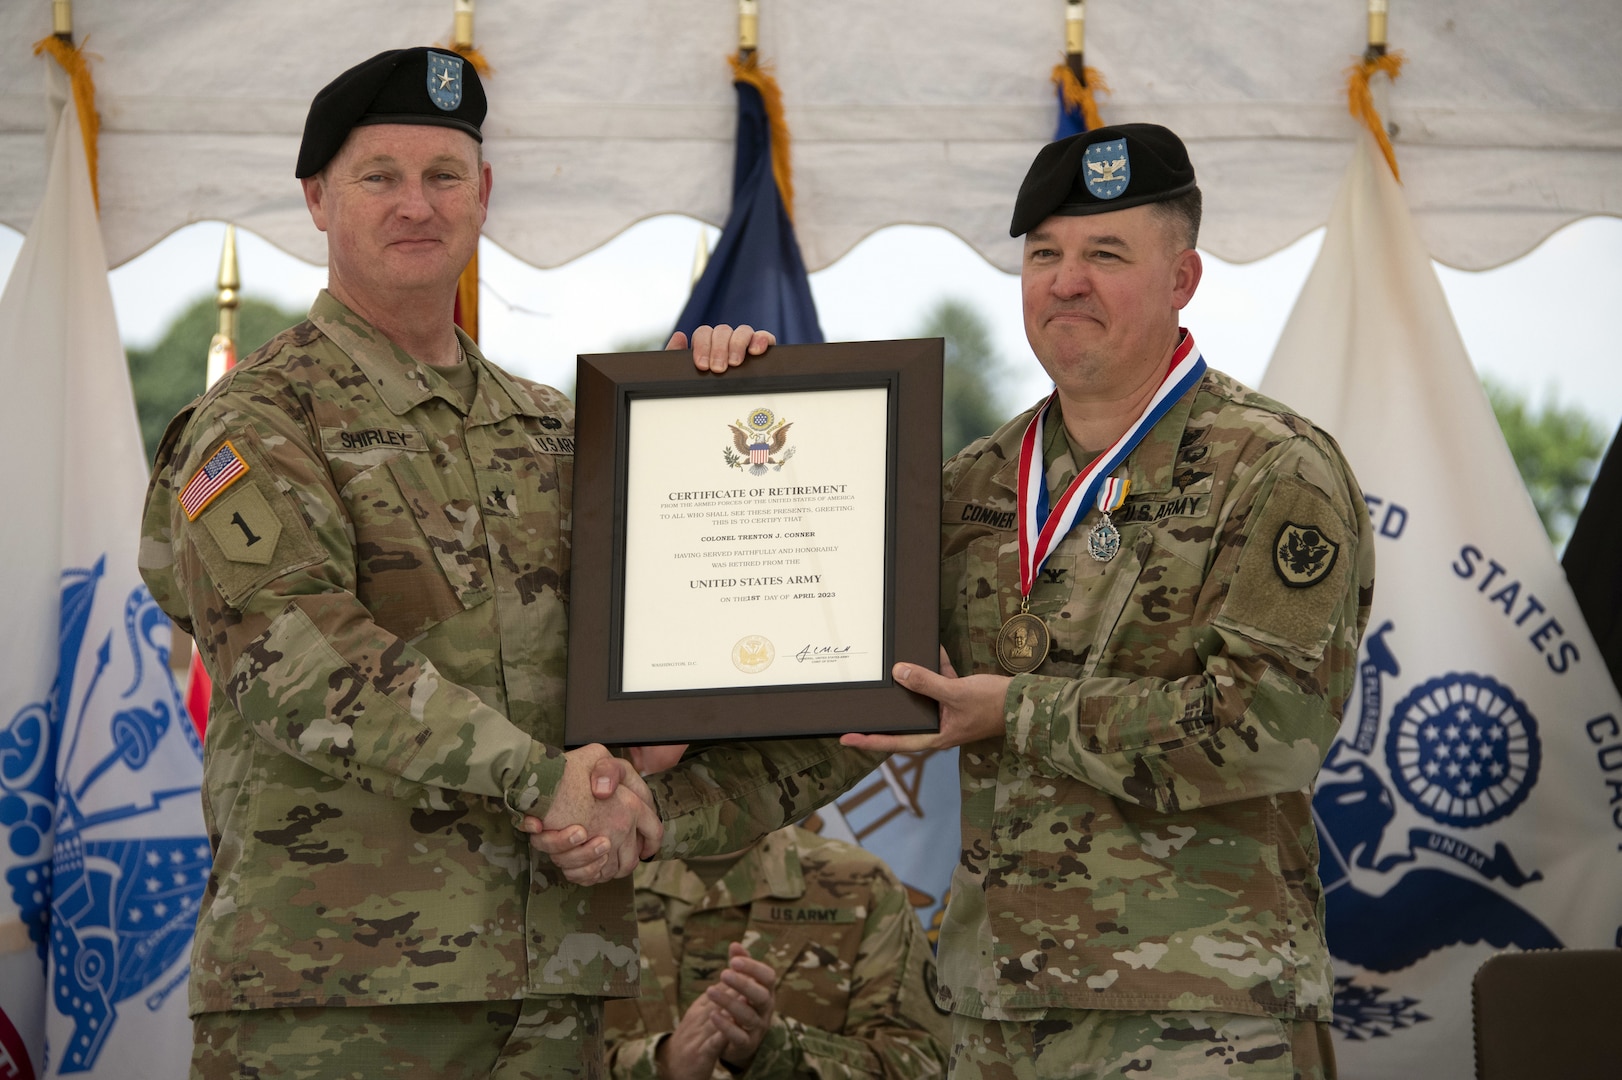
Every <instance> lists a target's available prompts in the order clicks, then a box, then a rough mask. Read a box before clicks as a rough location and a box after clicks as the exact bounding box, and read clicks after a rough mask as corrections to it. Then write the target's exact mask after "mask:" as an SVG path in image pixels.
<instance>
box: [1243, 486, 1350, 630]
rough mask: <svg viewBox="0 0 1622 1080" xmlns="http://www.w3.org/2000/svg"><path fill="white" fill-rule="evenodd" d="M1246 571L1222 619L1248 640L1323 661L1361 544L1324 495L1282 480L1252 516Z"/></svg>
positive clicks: (1244, 561)
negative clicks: (1355, 547) (1354, 549)
mask: <svg viewBox="0 0 1622 1080" xmlns="http://www.w3.org/2000/svg"><path fill="white" fill-rule="evenodd" d="M1251 515H1252V520H1251V521H1250V523H1249V526H1250V527H1249V535H1248V536H1247V538H1246V540H1245V547H1244V550H1243V551H1242V552H1240V555H1239V570H1238V573H1236V574H1235V575H1234V579H1233V583H1232V584H1231V585H1230V586H1229V588H1228V596H1227V599H1226V600H1225V601H1224V602H1223V605H1222V611H1221V612H1220V613H1219V614H1218V616H1217V618H1216V620H1215V621H1216V623H1217V625H1219V626H1227V627H1231V628H1232V629H1234V630H1237V631H1239V632H1240V633H1241V634H1244V635H1245V636H1247V637H1250V638H1253V639H1255V640H1257V641H1261V642H1264V643H1266V644H1269V645H1275V646H1279V647H1282V648H1285V649H1288V650H1289V651H1290V652H1291V653H1293V654H1295V655H1297V656H1300V657H1302V658H1304V659H1308V660H1317V659H1319V658H1320V657H1322V656H1323V652H1324V647H1325V646H1326V645H1327V644H1328V642H1329V637H1330V633H1331V631H1332V630H1333V628H1334V620H1335V618H1336V615H1337V614H1338V612H1339V611H1340V609H1341V608H1342V606H1343V605H1344V604H1346V602H1347V590H1348V589H1350V588H1352V585H1351V582H1350V577H1351V573H1352V566H1353V563H1354V562H1356V560H1355V559H1353V558H1351V557H1350V555H1351V553H1350V552H1348V551H1344V550H1342V548H1343V546H1344V545H1345V544H1346V543H1347V542H1348V541H1354V542H1355V535H1356V534H1355V533H1350V531H1349V529H1348V527H1347V525H1346V524H1345V522H1344V520H1343V518H1342V515H1341V514H1340V513H1339V512H1338V511H1337V510H1336V508H1335V506H1334V505H1333V504H1332V503H1331V502H1330V500H1329V499H1328V498H1326V497H1325V496H1324V495H1323V493H1322V492H1320V491H1319V490H1318V489H1317V488H1315V487H1313V486H1312V485H1310V484H1307V483H1304V482H1302V481H1300V480H1298V479H1296V478H1295V477H1293V476H1285V477H1280V478H1279V480H1278V481H1277V482H1276V483H1275V484H1274V485H1273V489H1272V491H1271V492H1270V493H1269V494H1268V495H1267V497H1266V499H1265V501H1264V502H1263V503H1262V504H1261V505H1259V506H1257V507H1256V508H1255V509H1254V510H1253V511H1252V512H1251Z"/></svg>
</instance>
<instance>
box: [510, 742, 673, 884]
mask: <svg viewBox="0 0 1622 1080" xmlns="http://www.w3.org/2000/svg"><path fill="white" fill-rule="evenodd" d="M664 749H665V748H663V747H659V748H649V752H650V753H658V752H661V751H663V750H664ZM673 749H674V750H675V755H674V756H675V757H676V758H679V757H680V756H681V749H682V748H681V747H675V748H673ZM563 760H564V767H563V780H562V781H561V782H560V783H559V784H558V789H557V792H556V794H555V795H554V796H553V797H552V805H551V806H550V807H549V808H548V809H547V811H546V814H545V815H544V816H542V817H538V818H537V817H526V818H524V821H523V825H522V828H523V830H524V831H525V832H527V833H529V834H530V838H529V842H530V846H531V847H533V848H535V850H537V851H540V852H544V853H545V854H547V855H549V856H551V858H552V861H553V863H555V864H556V865H557V867H558V869H559V870H562V871H563V876H564V877H566V878H567V879H569V880H570V881H572V882H574V883H575V884H576V885H597V884H601V883H602V882H604V881H612V880H613V879H614V878H619V877H625V876H626V875H628V874H630V873H631V871H633V870H635V869H636V864H637V863H638V862H639V861H640V860H642V859H646V858H648V857H649V856H650V855H653V854H655V853H656V852H657V851H658V850H659V844H660V841H662V840H663V839H664V835H665V827H664V823H663V822H661V821H660V820H659V814H658V812H657V811H656V810H655V809H654V806H653V794H652V792H650V791H649V790H648V785H647V784H646V783H644V782H643V780H642V777H641V775H640V774H639V773H638V772H637V767H636V765H635V764H633V763H632V762H631V761H627V760H625V759H624V758H617V757H614V756H613V755H612V754H610V753H609V752H608V749H607V748H606V747H604V746H602V745H600V744H598V743H591V744H590V745H588V746H580V747H576V748H575V749H573V750H570V751H568V752H567V753H565V754H564V755H563ZM661 767H662V766H661ZM650 771H652V770H650Z"/></svg>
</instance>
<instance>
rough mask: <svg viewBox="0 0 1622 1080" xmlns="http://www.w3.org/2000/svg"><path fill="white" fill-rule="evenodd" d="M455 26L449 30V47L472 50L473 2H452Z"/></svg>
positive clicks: (455, 0)
mask: <svg viewBox="0 0 1622 1080" xmlns="http://www.w3.org/2000/svg"><path fill="white" fill-rule="evenodd" d="M451 7H452V10H453V11H454V12H455V19H456V22H455V25H454V26H453V27H452V28H451V47H452V48H454V49H457V50H462V49H471V48H473V0H452V4H451Z"/></svg>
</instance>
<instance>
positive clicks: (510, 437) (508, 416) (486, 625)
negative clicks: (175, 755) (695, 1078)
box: [141, 292, 873, 1014]
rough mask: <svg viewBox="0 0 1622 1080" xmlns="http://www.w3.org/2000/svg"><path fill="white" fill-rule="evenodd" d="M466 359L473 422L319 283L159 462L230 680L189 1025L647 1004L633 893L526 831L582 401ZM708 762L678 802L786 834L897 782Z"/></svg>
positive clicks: (562, 604)
mask: <svg viewBox="0 0 1622 1080" xmlns="http://www.w3.org/2000/svg"><path fill="white" fill-rule="evenodd" d="M462 342H463V345H464V346H465V348H466V350H467V352H468V355H469V362H470V363H471V364H473V366H474V368H475V370H476V372H477V390H476V392H475V394H474V399H473V401H472V402H471V403H470V404H469V405H468V406H467V407H466V408H465V410H464V407H463V403H462V401H461V398H460V396H459V395H457V394H456V393H455V392H454V390H452V389H451V388H450V387H449V385H448V384H447V383H446V382H445V380H444V378H443V377H442V376H441V375H439V374H438V373H437V372H435V371H433V369H432V368H430V367H427V366H424V365H420V364H418V363H416V362H415V361H413V360H412V359H411V358H410V357H408V356H407V355H405V354H404V353H403V352H401V351H400V350H399V349H397V348H395V347H394V346H392V345H391V344H390V343H389V341H388V340H387V339H386V338H384V337H383V336H382V335H381V334H380V333H378V332H377V331H376V330H375V329H373V328H372V327H371V326H370V325H369V324H368V323H366V322H365V321H364V320H362V319H361V318H360V317H358V316H357V315H355V314H354V313H353V312H351V311H349V310H348V309H347V308H345V307H344V306H343V305H342V304H340V303H339V302H338V301H337V300H336V299H334V298H333V297H332V296H331V295H330V294H327V293H325V292H323V293H322V295H321V296H320V298H319V299H318V300H317V301H316V303H315V305H314V306H313V307H312V309H311V312H310V319H309V321H308V322H305V323H303V324H301V325H299V326H297V327H294V328H293V329H291V330H288V331H286V332H284V333H283V334H281V335H279V336H278V337H276V338H275V339H273V340H272V341H271V342H269V343H268V344H267V345H266V346H265V347H264V348H262V349H260V350H259V351H258V352H257V353H255V354H254V355H253V356H250V357H249V358H247V359H246V360H245V361H244V362H243V363H242V364H240V365H238V366H237V367H236V368H235V369H234V370H232V371H231V372H230V373H228V374H227V375H226V376H225V377H224V378H223V379H221V380H220V382H219V383H218V384H217V385H216V386H215V387H214V388H212V389H211V390H210V391H209V392H208V393H207V394H205V395H204V396H203V397H202V398H200V399H199V400H198V401H197V402H194V403H193V405H192V406H191V407H189V408H188V409H187V410H185V411H183V412H182V413H181V415H180V416H178V417H177V418H176V419H175V421H174V422H173V423H172V424H171V426H170V429H169V431H168V433H167V434H166V436H165V438H164V441H163V444H162V447H161V448H160V450H159V452H158V458H157V461H156V463H155V466H154V471H153V478H152V485H151V489H150V490H149V492H148V502H147V510H146V517H145V522H144V526H143V539H142V547H141V569H142V574H143V576H144V577H145V579H146V581H147V583H148V585H149V586H150V587H151V589H152V593H153V596H154V597H155V598H156V600H157V601H158V603H159V604H160V605H161V606H162V607H163V608H164V610H165V611H167V612H168V613H169V614H170V615H171V616H173V617H174V618H175V619H176V620H177V621H178V622H179V623H180V625H181V626H182V627H183V628H187V629H189V630H190V631H191V632H192V633H193V634H194V635H195V637H196V639H197V644H198V647H199V650H200V652H201V655H202V657H203V660H204V663H205V665H206V666H207V668H208V670H209V672H210V674H211V675H212V676H213V677H214V696H213V701H212V702H211V706H210V716H211V720H210V723H209V727H208V738H207V745H206V755H205V765H204V810H205V817H206V821H207V825H208V828H209V834H210V838H211V842H212V844H213V846H214V867H213V873H212V875H211V877H210V879H209V884H208V888H207V891H206V893H205V895H204V898H203V903H202V910H201V913H200V916H199V921H198V929H197V937H196V942H195V945H194V951H193V956H192V972H191V987H190V995H191V1010H192V1012H193V1013H194V1014H198V1013H208V1012H217V1011H228V1010H243V1009H263V1008H277V1007H307V1006H379V1005H417V1004H427V1003H434V1002H454V1001H495V1000H510V999H520V998H528V997H548V996H553V997H556V996H584V997H589V998H596V997H600V996H605V995H607V996H612V995H623V994H634V993H635V992H636V989H637V981H638V963H637V950H636V920H635V914H634V909H633V906H632V890H631V883H630V882H629V880H622V881H618V882H613V883H610V884H607V885H603V886H599V887H596V888H580V887H576V886H574V885H571V884H570V883H569V882H567V881H566V880H565V879H564V878H563V876H562V875H561V873H559V872H558V871H557V870H556V868H555V867H554V866H553V865H552V864H551V862H550V860H548V859H547V858H546V857H544V856H541V855H539V854H536V853H534V852H533V851H532V850H531V848H530V846H529V844H528V842H527V837H526V836H525V834H523V833H521V832H520V831H519V829H518V823H519V821H520V819H521V817H522V815H524V814H534V815H537V816H539V815H543V814H544V813H545V812H546V811H547V809H548V807H549V805H550V803H551V799H552V796H553V793H554V791H555V790H556V787H557V784H558V782H559V780H560V779H561V777H562V774H563V768H564V759H563V756H562V751H561V749H560V746H561V744H562V739H563V703H564V678H565V674H566V670H565V669H566V653H565V647H566V643H567V605H568V582H569V530H570V502H571V495H572V482H573V458H572V454H573V448H574V438H573V410H572V407H571V405H570V403H569V401H568V400H567V399H566V398H565V397H564V396H563V395H561V394H559V393H558V392H557V391H555V390H552V389H549V388H547V387H542V386H538V385H536V384H533V383H529V382H526V381H523V380H519V379H515V378H513V377H512V376H510V375H507V374H506V373H504V372H502V371H500V370H499V369H498V368H496V367H495V366H494V365H492V364H490V363H488V362H486V361H485V360H484V359H483V358H482V357H481V356H480V355H479V354H478V351H477V349H476V348H475V347H474V345H473V343H472V341H471V340H469V339H467V338H465V337H464V338H462ZM244 469H245V471H244ZM233 477H234V478H233ZM211 486H212V487H214V488H217V489H218V490H217V492H216V494H215V497H214V498H213V500H212V501H210V502H208V503H207V504H206V505H204V506H202V507H201V508H200V509H199V508H197V507H196V506H195V505H193V506H192V508H191V509H192V510H193V511H195V513H191V514H189V512H188V510H187V507H186V506H185V505H183V503H182V502H181V500H180V499H179V496H180V495H182V494H186V493H187V489H188V488H189V489H190V491H191V492H198V491H202V492H205V493H206V492H207V491H208V490H209V489H210V487H211ZM772 755H775V757H773V756H772ZM767 757H770V758H771V763H770V765H769V766H768V765H763V764H762V760H763V759H765V758H767ZM706 760H707V761H708V762H709V766H708V768H707V769H706V771H705V772H704V775H703V776H702V778H701V780H700V781H698V782H695V783H693V784H689V785H688V786H687V787H686V788H684V789H683V790H684V791H687V792H689V793H691V794H694V795H695V796H696V797H698V798H699V799H701V800H724V799H728V798H732V797H734V796H736V797H738V798H739V799H740V800H741V805H753V804H751V803H749V800H750V799H754V800H757V802H758V804H759V806H760V807H762V808H763V809H761V811H760V816H761V818H762V826H761V827H762V828H775V827H777V825H779V824H781V823H782V821H783V820H786V819H784V818H780V817H776V816H775V815H779V814H789V813H804V812H805V810H809V809H810V808H811V806H813V805H815V804H817V803H819V802H822V801H826V799H828V798H832V797H834V796H835V795H837V794H838V793H839V791H842V790H843V789H844V787H847V786H849V784H851V783H854V782H855V781H856V780H857V779H859V778H860V775H861V772H864V771H866V769H867V768H870V767H871V765H872V762H873V759H868V760H867V761H865V762H859V763H854V764H853V763H851V762H850V761H849V760H848V758H847V757H846V756H844V755H838V754H835V753H834V752H833V751H832V750H830V749H829V748H828V746H827V745H826V744H814V743H808V742H787V743H782V744H778V745H777V746H775V747H772V748H769V749H767V750H761V751H755V750H740V751H738V752H736V753H734V754H732V755H731V756H728V755H727V753H726V752H725V751H719V750H718V751H714V752H712V754H711V755H709V756H708V758H707V759H706ZM858 765H859V766H860V768H859V769H858V768H857V766H858ZM739 776H742V777H743V781H742V784H741V786H737V787H733V786H729V784H730V783H731V780H732V778H736V777H739ZM783 785H789V786H791V787H792V788H793V791H794V795H793V796H792V797H791V796H790V795H787V794H783V793H782V792H781V791H780V790H779V789H780V787H782V786H783ZM825 785H826V786H825ZM796 799H802V800H804V801H805V802H807V803H809V804H810V805H808V806H806V807H805V808H804V809H800V808H799V804H798V803H797V802H796Z"/></svg>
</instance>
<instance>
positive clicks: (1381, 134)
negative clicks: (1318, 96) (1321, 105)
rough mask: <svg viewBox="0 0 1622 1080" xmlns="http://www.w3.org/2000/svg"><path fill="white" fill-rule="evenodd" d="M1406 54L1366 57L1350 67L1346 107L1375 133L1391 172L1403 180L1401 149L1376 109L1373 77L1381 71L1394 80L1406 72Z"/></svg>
mask: <svg viewBox="0 0 1622 1080" xmlns="http://www.w3.org/2000/svg"><path fill="white" fill-rule="evenodd" d="M1403 60H1404V57H1403V55H1402V53H1400V52H1390V53H1385V54H1383V55H1381V56H1376V57H1373V58H1370V57H1367V56H1365V57H1363V58H1362V59H1360V60H1358V62H1357V63H1355V64H1353V65H1352V66H1351V67H1349V68H1347V69H1346V108H1347V111H1348V112H1350V113H1351V114H1352V115H1353V116H1355V117H1356V118H1357V119H1359V120H1361V121H1363V124H1364V125H1365V126H1366V127H1367V128H1368V129H1369V131H1370V132H1371V133H1372V134H1373V135H1374V141H1375V142H1377V143H1379V144H1380V152H1381V153H1382V154H1384V155H1385V161H1386V164H1387V165H1390V166H1391V175H1392V176H1394V177H1396V178H1397V181H1398V182H1399V183H1400V182H1401V181H1402V173H1400V172H1398V171H1397V152H1396V151H1395V150H1394V149H1392V146H1391V139H1390V137H1389V136H1388V135H1387V134H1386V130H1385V121H1383V120H1381V119H1380V114H1379V112H1377V111H1376V110H1375V108H1374V92H1373V91H1372V90H1370V89H1369V80H1370V79H1372V78H1373V77H1374V76H1375V74H1376V73H1377V72H1384V73H1385V76H1386V78H1388V79H1391V80H1393V81H1395V80H1396V78H1397V76H1398V75H1401V74H1402V64H1403Z"/></svg>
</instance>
